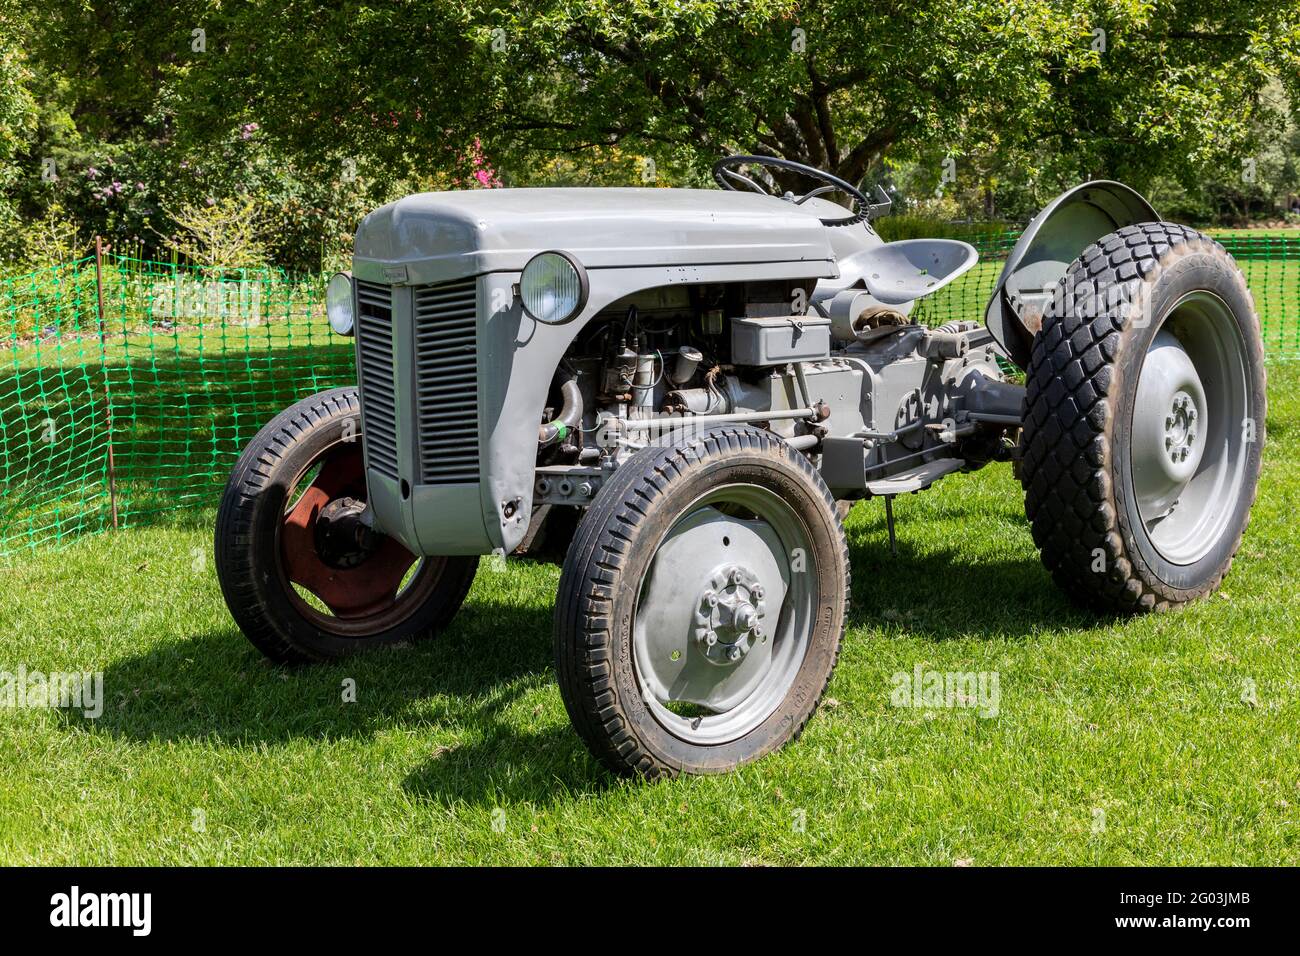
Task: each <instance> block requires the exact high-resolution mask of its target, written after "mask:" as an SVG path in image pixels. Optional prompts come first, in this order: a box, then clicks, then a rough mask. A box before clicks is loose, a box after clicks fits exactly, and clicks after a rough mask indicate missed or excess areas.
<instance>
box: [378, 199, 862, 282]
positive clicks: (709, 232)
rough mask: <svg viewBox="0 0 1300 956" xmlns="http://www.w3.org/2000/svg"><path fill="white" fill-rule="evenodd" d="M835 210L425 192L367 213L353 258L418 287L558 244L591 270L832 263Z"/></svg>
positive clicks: (819, 203) (503, 265) (774, 202)
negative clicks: (828, 219)
mask: <svg viewBox="0 0 1300 956" xmlns="http://www.w3.org/2000/svg"><path fill="white" fill-rule="evenodd" d="M827 210H831V211H832V212H833V214H838V215H843V212H844V210H843V209H842V208H841V207H839V206H834V205H831V204H829V203H826V202H825V201H823V200H817V199H814V200H810V201H809V202H807V203H805V204H804V205H801V206H796V205H794V204H793V203H790V202H786V201H785V200H782V199H779V198H777V197H774V196H760V195H757V194H751V193H740V192H727V191H723V190H714V189H611V188H596V189H588V188H565V189H475V190H467V191H461V192H445V193H419V194H416V195H413V196H407V197H406V198H404V199H400V200H398V201H397V202H394V203H389V204H388V205H387V206H383V207H381V208H379V209H377V210H375V211H374V212H372V213H371V214H370V215H368V216H366V218H365V219H363V220H362V222H361V226H360V228H358V230H357V235H356V246H355V253H354V265H355V270H356V272H357V274H358V276H360V277H362V278H369V279H373V280H376V281H381V282H388V283H392V284H411V285H418V284H425V283H433V282H444V281H448V280H451V279H456V278H461V277H464V276H470V275H478V274H481V273H484V272H518V271H520V270H522V269H523V267H524V265H525V263H527V262H528V260H529V259H531V258H532V257H533V256H535V255H536V254H537V253H539V252H544V251H546V250H548V249H561V250H564V251H566V252H569V253H572V254H573V255H574V256H576V257H577V258H578V260H579V261H580V262H581V263H582V264H583V265H584V266H586V267H587V268H588V269H601V268H631V267H638V266H673V265H682V266H689V265H716V264H723V263H728V264H730V263H737V264H739V263H749V264H753V263H768V262H772V263H775V262H802V261H825V262H830V261H833V260H834V253H833V252H832V249H831V244H830V238H829V236H828V232H829V230H828V229H827V227H825V226H823V225H822V223H821V221H820V219H819V218H818V217H819V215H823V216H824V215H827ZM832 272H833V269H832ZM827 274H831V273H827Z"/></svg>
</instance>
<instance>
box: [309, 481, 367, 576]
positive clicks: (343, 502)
mask: <svg viewBox="0 0 1300 956" xmlns="http://www.w3.org/2000/svg"><path fill="white" fill-rule="evenodd" d="M365 510H366V503H365V502H364V501H358V500H357V499H356V498H353V497H350V496H346V495H345V496H344V497H342V498H335V499H334V500H333V501H330V502H329V503H327V504H326V505H325V507H323V508H321V510H320V512H319V513H318V514H317V515H316V526H315V529H314V531H315V537H316V553H317V554H319V555H320V558H321V560H322V561H324V562H325V563H326V564H328V565H329V566H330V567H332V568H355V567H357V566H358V565H359V564H361V563H362V562H363V561H365V560H366V558H368V557H370V555H371V554H373V553H374V550H375V546H376V544H378V539H377V536H376V535H375V533H374V532H373V531H372V530H371V529H370V528H369V527H368V526H367V525H366V524H365V523H364V522H362V520H361V516H362V514H364V513H365Z"/></svg>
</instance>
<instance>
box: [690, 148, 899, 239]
mask: <svg viewBox="0 0 1300 956" xmlns="http://www.w3.org/2000/svg"><path fill="white" fill-rule="evenodd" d="M751 164H752V165H755V166H773V167H775V168H777V169H789V170H792V171H793V172H796V173H802V174H803V175H805V176H807V177H808V178H809V179H815V180H817V181H819V182H822V183H825V185H824V186H818V187H817V188H816V189H813V190H811V191H810V192H806V193H804V194H803V195H802V196H797V197H795V196H791V195H790V194H789V193H787V194H786V196H785V198H786V199H788V200H789V201H790V202H793V203H794V204H795V205H796V206H801V205H803V204H804V203H806V202H807V201H808V200H809V199H812V198H813V197H814V196H821V195H823V194H824V193H829V192H835V191H836V190H839V191H840V192H842V193H844V194H845V195H847V196H849V197H850V198H851V199H852V200H853V206H854V209H853V211H852V212H851V213H850V214H849V215H847V216H841V217H836V218H832V219H822V221H821V222H822V225H823V226H852V225H856V224H857V223H860V222H862V221H863V220H865V219H870V218H871V217H872V215H873V214H874V213H876V212H878V211H881V210H884V209H888V208H889V196H888V195H886V194H885V193H884V191H883V190H882V191H881V196H882V198H883V199H884V200H885V202H884V203H878V204H875V205H873V204H872V202H871V200H869V199H868V198H867V197H866V196H864V195H863V194H862V192H861V191H860V190H859V189H857V187H855V186H850V185H849V184H848V183H846V182H845V181H844V180H842V179H840V178H839V177H838V176H832V175H831V174H830V173H828V172H825V171H824V170H821V169H814V168H813V167H811V166H805V165H804V164H803V163H796V162H794V161H793V160H790V159H780V158H778V157H776V156H724V157H722V159H720V160H718V161H717V162H716V163H714V164H713V179H714V181H715V182H717V184H718V185H719V186H721V187H722V188H723V189H728V190H731V191H733V192H739V191H740V188H741V187H744V188H746V189H751V190H753V191H754V192H756V193H759V194H760V195H763V196H770V195H772V194H771V193H770V192H769V191H768V190H766V189H764V188H763V187H762V186H760V185H759V184H758V183H756V182H754V180H752V179H750V178H749V177H748V176H746V175H744V174H743V173H738V172H736V170H735V169H734V168H733V167H736V166H748V165H751ZM876 188H877V189H879V188H880V187H876Z"/></svg>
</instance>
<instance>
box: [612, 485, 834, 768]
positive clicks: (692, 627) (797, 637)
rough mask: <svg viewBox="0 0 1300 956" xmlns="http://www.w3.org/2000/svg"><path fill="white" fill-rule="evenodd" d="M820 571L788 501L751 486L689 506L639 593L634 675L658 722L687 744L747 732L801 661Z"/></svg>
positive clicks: (780, 695) (721, 491) (782, 694)
mask: <svg viewBox="0 0 1300 956" xmlns="http://www.w3.org/2000/svg"><path fill="white" fill-rule="evenodd" d="M816 580H817V568H816V566H815V563H814V557H813V550H812V547H811V544H810V539H809V535H808V532H807V529H806V528H805V527H804V525H803V522H802V521H801V520H800V519H799V517H798V515H797V514H796V513H795V511H794V509H793V508H791V507H790V505H789V504H788V503H787V502H786V501H785V500H783V499H782V498H780V497H779V496H778V495H776V494H775V493H773V492H772V491H770V490H768V489H766V488H763V487H759V486H757V485H728V486H724V487H722V488H718V489H715V490H713V491H711V492H710V493H709V494H707V495H704V496H703V497H701V498H699V499H697V500H696V501H694V502H693V503H692V504H690V505H689V506H688V507H687V508H686V509H685V510H684V511H683V512H682V513H681V515H680V516H679V517H678V518H677V520H676V521H675V522H674V523H673V526H672V527H671V528H670V529H669V531H668V533H667V534H666V535H664V537H663V539H662V540H661V541H660V542H659V545H658V547H657V548H656V549H655V554H654V557H653V558H652V559H651V561H650V565H649V567H648V568H647V570H646V574H645V577H644V578H643V580H642V582H641V588H640V591H639V593H638V597H637V606H636V609H635V612H634V616H633V629H632V643H633V658H634V662H635V667H636V673H637V682H638V685H639V687H640V688H641V693H642V696H643V698H644V700H645V702H646V705H647V706H648V707H649V709H650V712H651V713H652V714H653V715H654V717H655V719H656V720H657V721H658V722H659V723H660V724H661V725H662V726H663V727H664V728H665V729H667V730H668V731H669V732H670V733H672V734H673V735H674V736H676V737H678V738H680V739H682V740H685V741H687V742H689V743H692V744H704V745H708V744H723V743H728V742H730V741H733V740H737V739H739V738H741V737H743V736H744V735H745V734H748V733H749V732H751V731H752V730H753V729H754V728H756V727H758V726H759V725H760V724H762V723H763V722H764V721H765V720H767V719H768V718H769V717H771V716H772V714H773V713H774V712H775V711H776V709H777V708H778V707H779V706H780V705H781V702H782V701H783V700H785V698H786V696H787V694H788V693H789V691H790V688H791V686H792V685H793V684H794V680H795V677H796V676H797V675H798V673H799V670H800V668H801V667H802V666H803V661H804V656H805V655H806V654H807V651H808V646H809V643H810V641H811V636H812V632H813V627H814V624H815V621H816V600H817V588H816Z"/></svg>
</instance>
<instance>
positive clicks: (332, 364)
mask: <svg viewBox="0 0 1300 956" xmlns="http://www.w3.org/2000/svg"><path fill="white" fill-rule="evenodd" d="M99 275H100V279H101V283H102V294H103V321H102V322H101V321H100V313H99V287H98V286H97V283H96V267H95V260H94V258H93V257H92V258H88V259H84V260H80V261H77V262H73V263H70V264H68V265H64V266H61V267H58V268H53V269H49V270H45V271H42V272H38V273H34V274H32V275H28V276H23V277H21V278H17V279H10V280H7V281H5V282H3V283H0V334H3V335H4V337H5V339H6V342H5V344H6V345H7V347H8V351H9V356H8V359H9V362H8V364H9V367H8V368H7V369H4V370H3V372H0V554H10V553H13V552H14V551H16V550H19V549H22V548H24V547H28V546H31V545H35V544H39V543H43V542H48V541H59V540H62V539H65V538H68V537H70V536H73V535H77V534H81V533H85V532H93V531H100V530H103V529H105V528H107V527H111V526H112V525H113V524H114V520H115V519H114V512H116V523H117V525H118V526H119V527H131V526H133V525H140V524H147V523H149V522H151V521H154V520H156V519H158V518H160V517H163V516H168V517H170V516H176V515H183V514H185V513H187V512H188V513H191V514H192V513H194V512H195V511H196V510H199V509H201V508H202V507H203V506H209V505H212V504H214V503H215V501H216V498H217V495H218V494H219V492H220V489H221V486H222V484H223V483H224V482H225V479H226V477H227V475H228V474H229V471H230V467H231V465H232V464H233V463H234V460H235V458H236V457H237V456H238V454H239V450H240V449H241V448H242V447H243V445H244V444H245V443H246V442H247V441H248V439H249V438H251V437H252V436H253V435H254V434H255V433H256V431H257V429H259V428H260V427H261V426H262V425H263V424H265V423H266V422H267V421H268V420H269V419H270V418H271V417H273V416H274V415H275V414H276V413H277V412H279V411H280V410H282V409H283V408H284V407H285V406H287V405H289V404H291V403H292V402H294V401H295V400H297V399H298V398H300V397H302V396H304V395H308V394H311V393H312V392H315V391H319V390H321V389H325V388H329V387H331V386H334V385H338V384H342V383H346V382H348V381H351V380H353V379H354V373H353V357H352V348H351V340H350V339H343V338H340V337H338V336H335V335H333V334H332V333H331V331H330V328H329V324H328V323H327V322H326V321H325V320H324V312H323V306H322V301H321V296H322V291H323V282H322V281H321V280H320V279H319V278H318V277H310V278H304V279H296V278H293V277H289V276H286V275H284V274H283V273H280V272H278V271H275V270H259V271H252V270H248V271H242V272H238V273H231V274H226V275H223V276H220V277H216V276H211V275H207V274H205V273H204V272H203V271H202V270H199V269H191V268H186V267H177V266H172V265H165V264H160V263H153V262H140V261H135V260H130V259H124V258H111V257H110V258H106V259H105V260H104V264H103V268H102V270H100V272H99ZM110 456H111V459H112V467H111V468H110V466H109V463H110Z"/></svg>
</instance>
